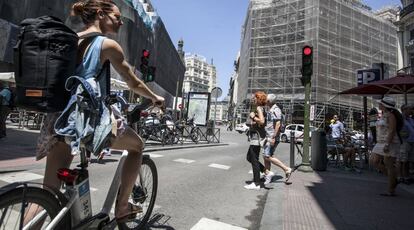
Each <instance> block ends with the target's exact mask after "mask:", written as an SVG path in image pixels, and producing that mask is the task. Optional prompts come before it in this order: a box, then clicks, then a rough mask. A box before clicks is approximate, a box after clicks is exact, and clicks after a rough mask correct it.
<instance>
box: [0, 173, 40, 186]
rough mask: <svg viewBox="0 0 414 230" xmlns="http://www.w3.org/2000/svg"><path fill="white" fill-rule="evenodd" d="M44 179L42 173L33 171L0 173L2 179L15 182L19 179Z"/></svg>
mask: <svg viewBox="0 0 414 230" xmlns="http://www.w3.org/2000/svg"><path fill="white" fill-rule="evenodd" d="M39 179H43V176H42V175H39V174H36V173H31V172H18V173H5V174H3V175H0V180H2V181H4V182H7V183H14V182H19V181H32V180H39Z"/></svg>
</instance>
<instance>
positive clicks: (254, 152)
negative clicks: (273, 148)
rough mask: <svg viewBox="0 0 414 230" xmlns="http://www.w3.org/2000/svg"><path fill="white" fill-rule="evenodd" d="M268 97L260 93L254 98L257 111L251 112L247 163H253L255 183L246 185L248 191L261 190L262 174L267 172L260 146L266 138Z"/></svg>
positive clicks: (253, 102)
mask: <svg viewBox="0 0 414 230" xmlns="http://www.w3.org/2000/svg"><path fill="white" fill-rule="evenodd" d="M266 101H267V96H266V94H265V93H264V92H262V91H258V92H256V93H255V94H254V96H253V98H252V104H253V105H254V106H255V107H256V109H255V111H253V112H251V113H250V115H249V118H250V120H251V125H250V129H249V132H248V135H249V140H250V146H249V150H248V151H247V157H246V159H247V161H248V162H250V163H251V165H252V170H253V182H252V183H250V184H248V185H245V186H244V188H246V189H253V190H259V189H260V188H261V186H262V182H261V181H260V172H265V167H264V166H263V164H262V163H260V161H259V155H260V146H261V145H263V144H264V141H265V138H266V130H265V125H266V120H265V111H264V106H266Z"/></svg>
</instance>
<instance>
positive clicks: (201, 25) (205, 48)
mask: <svg viewBox="0 0 414 230" xmlns="http://www.w3.org/2000/svg"><path fill="white" fill-rule="evenodd" d="M151 2H152V5H153V6H154V8H155V10H156V11H157V12H158V14H159V16H160V17H161V19H162V21H163V22H164V25H165V27H166V29H167V31H168V33H169V35H170V37H171V40H172V41H173V43H174V45H175V46H176V47H177V42H178V40H179V39H180V38H182V39H183V40H184V48H183V49H184V51H185V52H186V53H193V54H198V55H201V56H204V57H205V58H206V59H207V60H208V62H209V63H210V62H211V59H213V63H214V65H215V66H216V68H217V86H219V87H220V88H221V89H222V90H223V96H225V95H227V93H228V89H229V81H230V77H231V75H232V73H233V70H234V67H233V62H234V60H235V59H236V56H237V53H238V51H239V49H240V41H241V28H242V25H243V24H244V20H245V17H246V14H247V7H248V4H249V0H151ZM364 2H365V3H366V4H367V5H368V6H370V7H371V8H372V9H373V10H376V9H379V8H382V7H383V6H385V5H401V2H400V1H399V0H364Z"/></svg>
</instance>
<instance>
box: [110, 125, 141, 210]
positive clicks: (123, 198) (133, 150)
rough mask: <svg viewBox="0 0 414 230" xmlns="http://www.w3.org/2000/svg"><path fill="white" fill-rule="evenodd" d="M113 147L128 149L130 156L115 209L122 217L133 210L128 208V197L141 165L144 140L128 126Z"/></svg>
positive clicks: (125, 165) (123, 171)
mask: <svg viewBox="0 0 414 230" xmlns="http://www.w3.org/2000/svg"><path fill="white" fill-rule="evenodd" d="M111 148H113V149H122V150H127V151H128V156H127V158H126V159H125V163H124V167H123V168H122V172H121V187H120V190H119V194H118V203H117V206H116V210H115V212H116V217H117V218H120V217H123V216H125V215H127V214H128V213H130V212H131V210H129V209H128V208H129V207H128V198H129V196H130V194H131V191H132V188H133V187H134V184H135V181H136V179H137V176H138V173H139V169H140V167H141V163H142V148H143V142H142V140H141V138H140V137H139V136H138V134H136V133H135V132H134V131H133V130H132V129H131V128H129V127H128V128H126V130H125V132H124V133H123V134H122V135H121V136H119V137H117V138H116V139H115V140H114V141H113V144H112V146H111Z"/></svg>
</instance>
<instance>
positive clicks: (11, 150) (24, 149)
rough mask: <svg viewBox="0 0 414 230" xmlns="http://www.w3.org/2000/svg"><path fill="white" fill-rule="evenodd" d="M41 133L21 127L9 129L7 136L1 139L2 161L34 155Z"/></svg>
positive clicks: (0, 159)
mask: <svg viewBox="0 0 414 230" xmlns="http://www.w3.org/2000/svg"><path fill="white" fill-rule="evenodd" d="M38 136H39V134H38V133H35V132H28V131H27V130H20V129H10V128H8V129H7V137H6V138H2V139H0V161H2V160H12V159H17V158H22V157H34V156H35V155H36V154H35V150H36V142H37V138H38Z"/></svg>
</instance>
